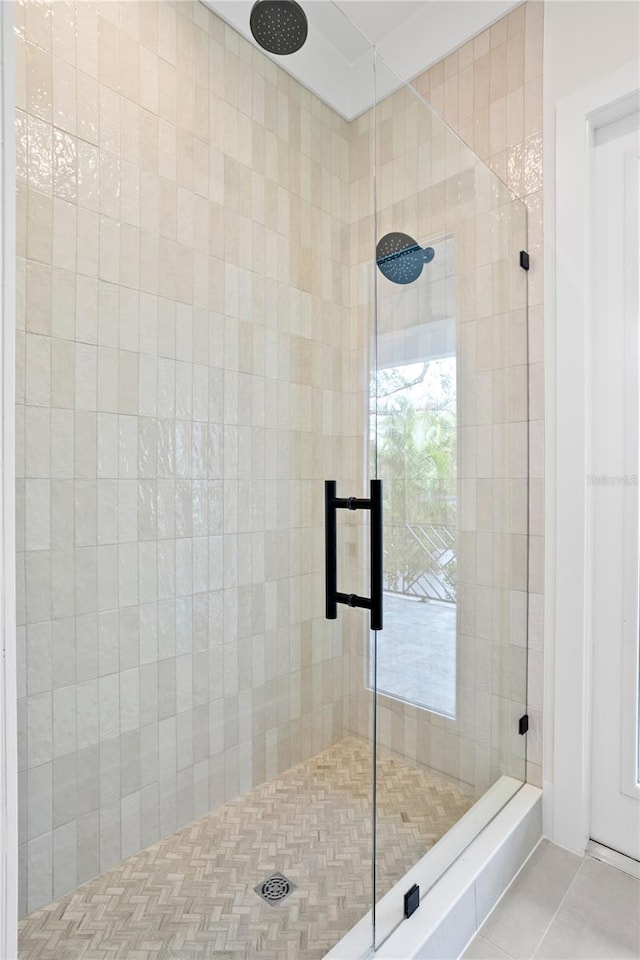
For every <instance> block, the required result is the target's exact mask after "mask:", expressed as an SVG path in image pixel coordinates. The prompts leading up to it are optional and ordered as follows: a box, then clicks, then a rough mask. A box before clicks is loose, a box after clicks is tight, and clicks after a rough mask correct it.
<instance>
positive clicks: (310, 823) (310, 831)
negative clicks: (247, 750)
mask: <svg viewBox="0 0 640 960" xmlns="http://www.w3.org/2000/svg"><path fill="white" fill-rule="evenodd" d="M378 783H379V787H380V789H379V793H378V810H379V829H380V833H379V841H378V849H379V853H380V860H379V863H380V874H379V883H380V890H379V893H384V892H385V891H386V890H388V889H389V887H390V886H391V885H392V884H393V883H395V882H396V881H397V880H398V879H400V877H401V876H402V875H403V873H404V872H405V871H406V870H407V869H408V868H409V867H410V866H412V865H413V863H414V862H415V861H416V859H417V858H418V857H419V856H421V855H422V854H423V853H425V852H426V850H428V849H429V848H430V847H431V846H433V844H434V843H435V842H436V841H437V840H438V839H439V838H440V837H441V836H442V835H443V834H444V833H445V832H446V831H447V830H448V829H449V827H450V826H452V825H453V823H455V822H456V821H457V820H458V819H459V818H460V817H461V816H462V815H463V814H464V813H465V812H466V811H467V810H468V809H469V807H470V806H471V805H472V804H473V800H474V798H473V796H472V795H471V793H470V792H465V790H464V789H461V788H460V787H458V786H456V785H454V784H452V783H450V782H449V781H447V780H445V779H444V778H439V777H438V776H436V775H431V774H428V773H427V772H425V771H424V770H420V769H416V768H414V767H411V766H409V765H407V764H405V763H403V762H402V761H401V760H399V759H397V758H396V757H385V758H383V759H381V760H380V761H379V764H378ZM370 794H371V750H370V748H369V746H368V745H367V744H366V743H364V742H362V741H360V740H357V739H355V738H352V737H347V738H345V739H343V740H341V741H340V742H339V743H337V744H335V745H334V746H332V747H330V748H329V749H328V750H325V751H323V752H322V753H320V754H318V755H317V756H315V757H313V758H311V759H310V760H307V761H305V762H304V763H302V764H300V765H299V766H297V767H295V768H293V769H292V770H290V771H288V772H287V773H285V774H283V775H282V776H280V777H278V778H277V779H274V780H271V781H268V782H266V783H264V784H262V785H261V786H259V787H257V788H256V789H255V790H252V791H251V792H250V793H248V794H246V795H245V796H243V797H240V798H239V799H237V800H234V801H233V802H230V803H227V804H225V805H224V806H222V807H219V808H217V809H216V810H214V811H213V812H211V813H209V814H207V815H206V816H204V817H202V818H201V819H200V820H196V821H194V822H193V823H192V824H189V825H188V826H187V827H184V828H183V829H182V830H179V831H178V832H177V833H175V834H173V835H172V836H171V837H168V838H167V839H165V840H161V841H160V842H159V843H156V844H154V845H153V846H152V847H149V848H148V849H146V850H143V851H142V852H141V853H139V854H136V855H135V856H133V857H130V858H129V859H128V860H125V861H123V862H122V863H121V864H119V865H118V866H117V867H115V868H114V869H112V870H110V871H109V872H108V873H106V874H104V875H102V876H100V877H97V878H96V879H94V880H90V881H89V882H88V883H85V884H83V885H82V886H81V887H79V888H78V889H77V890H75V891H74V892H73V893H70V894H67V895H66V896H64V897H62V898H60V899H59V900H57V901H56V902H54V903H52V904H50V905H49V906H47V907H44V908H43V909H41V910H38V911H36V912H35V913H33V914H31V915H30V916H29V917H27V918H26V919H25V920H23V921H22V922H21V924H20V931H19V956H20V960H77V958H83V960H107V958H126V960H151V958H154V960H203V958H213V957H215V958H218V960H222V958H242V957H244V958H247V957H256V956H260V957H261V958H264V960H272V958H273V960H275V958H287V960H294V958H295V960H298V958H299V960H312V958H320V957H322V956H323V955H324V954H325V953H326V951H327V950H328V949H329V948H330V947H331V946H332V945H333V944H334V943H336V942H337V941H338V940H339V939H340V938H341V937H342V936H343V935H344V934H345V933H346V932H347V931H348V930H349V929H350V928H351V927H352V926H353V924H354V923H355V922H356V921H357V920H359V919H360V917H362V916H363V915H364V914H365V913H366V912H367V910H368V909H369V907H370V898H371V834H372V823H371V799H370ZM276 872H278V873H283V874H284V875H285V876H286V877H288V878H289V879H290V880H291V881H293V883H294V884H296V886H297V889H296V890H294V891H293V892H292V893H291V894H290V895H289V896H288V897H287V898H286V899H285V900H283V901H281V902H280V903H278V904H276V905H269V904H267V903H265V902H263V901H262V900H261V899H260V898H259V897H258V895H257V894H256V892H255V891H254V887H255V886H256V885H257V884H258V883H260V882H261V881H262V880H263V879H265V878H266V877H268V876H269V875H270V874H272V873H276Z"/></svg>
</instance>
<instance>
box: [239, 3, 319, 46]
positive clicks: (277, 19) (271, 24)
mask: <svg viewBox="0 0 640 960" xmlns="http://www.w3.org/2000/svg"><path fill="white" fill-rule="evenodd" d="M249 26H250V27H251V33H252V34H253V36H254V39H255V41H256V43H258V44H259V45H260V46H261V47H262V49H263V50H266V51H267V52H268V53H276V54H278V55H280V56H283V55H286V54H289V53H295V52H296V50H299V49H300V47H301V46H302V45H303V43H304V42H305V40H306V39H307V30H308V26H307V16H306V14H305V12H304V10H303V9H302V7H301V6H300V4H299V3H296V0H256V2H255V3H254V5H253V7H252V8H251V19H250V20H249Z"/></svg>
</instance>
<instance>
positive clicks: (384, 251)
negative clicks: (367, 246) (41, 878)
mask: <svg viewBox="0 0 640 960" xmlns="http://www.w3.org/2000/svg"><path fill="white" fill-rule="evenodd" d="M435 255H436V252H435V250H434V249H433V247H424V248H423V247H421V246H420V244H418V243H416V241H415V240H414V239H413V237H410V236H409V235H408V234H407V233H386V234H385V235H384V237H382V239H381V240H379V241H378V245H377V246H376V263H377V264H378V267H379V269H380V272H381V273H382V274H383V276H385V277H386V278H387V280H391V282H392V283H413V281H414V280H417V279H418V277H419V276H420V274H421V273H422V268H423V267H424V265H425V263H429V262H430V261H431V260H433V258H434V257H435Z"/></svg>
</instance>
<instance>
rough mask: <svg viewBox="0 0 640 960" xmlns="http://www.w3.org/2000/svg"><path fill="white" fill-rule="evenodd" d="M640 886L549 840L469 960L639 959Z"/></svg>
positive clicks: (472, 948)
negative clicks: (513, 959) (515, 959)
mask: <svg viewBox="0 0 640 960" xmlns="http://www.w3.org/2000/svg"><path fill="white" fill-rule="evenodd" d="M638 957H640V881H639V880H636V879H635V878H634V877H631V876H629V875H628V874H626V873H622V872H621V871H620V870H617V869H615V868H614V867H611V866H609V865H608V864H606V863H601V862H599V861H598V860H593V859H591V857H584V858H581V857H578V856H576V855H575V854H573V853H569V852H568V851H567V850H563V849H562V848H561V847H557V846H555V844H553V843H551V842H550V841H549V840H543V841H542V842H541V843H540V845H539V846H538V847H537V848H536V849H535V850H534V852H533V853H532V855H531V857H530V858H529V860H528V861H527V863H526V864H525V866H524V868H523V870H522V871H521V872H520V873H519V874H518V876H517V877H516V878H515V880H514V881H513V883H512V884H511V886H510V887H509V889H508V890H507V892H506V893H505V895H504V897H503V898H502V899H501V900H500V901H499V902H498V904H497V906H496V907H495V909H494V910H493V912H492V913H491V914H490V915H489V917H488V918H487V919H486V920H485V922H484V924H483V926H482V927H481V928H480V930H479V932H478V934H477V935H476V936H475V937H474V939H473V940H472V941H471V943H470V944H469V946H468V947H467V949H466V951H465V953H464V954H463V960H505V958H506V960H512V958H518V960H532V958H535V960H638Z"/></svg>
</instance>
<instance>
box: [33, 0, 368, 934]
mask: <svg viewBox="0 0 640 960" xmlns="http://www.w3.org/2000/svg"><path fill="white" fill-rule="evenodd" d="M16 40H17V106H18V115H17V147H18V157H17V163H18V257H19V259H18V342H17V354H18V396H17V402H18V483H17V500H18V522H17V533H18V551H19V552H18V583H19V588H18V589H19V624H20V626H19V657H20V662H19V678H20V689H19V703H18V708H19V734H20V735H19V740H20V761H19V762H20V773H19V776H20V884H21V886H20V913H21V915H23V914H25V913H26V912H30V911H32V910H34V909H35V908H37V907H39V906H40V905H43V904H46V903H48V902H49V901H51V900H52V898H53V897H59V896H60V895H61V894H63V893H65V892H66V891H68V890H71V889H72V888H73V887H75V886H76V885H77V884H78V883H80V882H82V881H83V880H85V879H87V878H89V877H91V876H93V875H95V874H97V873H99V872H102V871H104V870H105V869H107V868H108V867H110V866H111V865H113V864H114V863H116V862H117V861H118V860H120V859H121V858H122V857H125V856H127V855H129V854H132V853H134V852H136V851H137V850H139V849H140V848H141V847H144V846H146V845H148V844H150V843H152V842H153V841H155V840H156V839H158V838H159V837H161V836H165V835H167V834H169V833H171V832H172V831H174V830H175V829H176V828H177V827H179V826H181V825H182V824H185V823H186V822H188V821H190V820H191V819H192V818H194V817H196V816H198V815H200V814H203V813H204V812H205V811H207V810H209V809H211V808H212V807H214V806H216V805H217V804H220V803H221V802H223V801H225V800H229V799H232V798H234V797H236V796H237V795H238V794H239V793H242V792H244V791H246V790H248V789H250V788H251V787H252V786H254V785H256V784H258V783H260V782H261V781H262V780H264V779H265V778H267V777H273V776H275V775H276V774H278V773H280V772H282V771H284V770H285V769H287V768H288V767H290V766H291V765H292V764H294V763H296V762H298V761H300V760H301V759H304V758H306V757H308V756H310V755H312V754H314V753H316V752H318V751H319V750H320V749H322V748H324V747H326V746H328V745H329V744H331V743H332V742H333V741H335V740H336V739H339V738H340V737H341V736H342V733H343V721H342V708H343V688H342V640H341V632H340V630H341V627H340V623H339V622H338V624H337V625H332V626H330V625H329V624H327V623H326V622H325V621H324V620H323V619H322V617H323V604H322V569H323V567H322V562H323V561H322V529H321V522H322V515H321V503H322V501H321V497H318V496H317V490H318V489H319V488H320V489H321V487H320V486H319V485H320V482H321V480H322V479H323V478H324V477H327V476H334V477H336V478H337V479H338V480H346V479H347V478H348V477H349V470H350V469H351V473H352V475H355V474H354V465H355V463H356V462H357V455H358V453H359V452H360V448H359V441H357V439H355V427H356V426H357V424H355V423H352V420H353V417H352V416H351V409H352V404H351V401H350V398H349V397H348V395H347V393H346V389H345V385H346V384H347V383H348V382H349V381H348V375H349V372H350V371H349V357H348V354H346V352H343V350H342V346H341V345H342V340H343V331H344V329H345V326H346V321H347V319H348V318H347V314H346V309H347V305H348V298H349V281H350V277H349V269H348V243H349V233H348V229H347V228H346V225H345V219H346V215H345V214H344V213H343V211H348V209H349V193H348V191H349V152H348V151H349V128H348V125H347V124H346V122H345V121H343V120H341V119H340V118H338V117H337V115H335V114H334V113H333V112H332V111H331V110H329V109H328V108H327V107H326V106H324V105H323V104H322V103H321V102H320V101H319V100H317V99H316V98H314V97H313V96H311V95H310V94H309V93H308V92H307V91H305V90H304V89H303V88H302V87H300V85H298V84H297V83H296V82H294V81H293V80H291V79H290V78H289V77H288V76H287V75H286V74H285V73H283V72H282V71H280V70H279V69H278V68H276V67H275V66H274V65H273V64H272V63H271V62H270V61H269V60H268V59H266V58H265V57H264V56H262V55H261V54H260V53H259V52H258V51H257V50H256V49H255V48H254V47H253V46H251V45H250V44H249V43H247V42H245V41H244V40H242V39H240V38H239V37H238V35H237V34H236V33H235V32H234V31H233V30H231V29H230V28H228V27H226V26H225V25H224V24H223V23H222V22H221V21H220V20H219V19H217V18H216V17H215V16H214V15H213V14H212V13H211V12H209V11H208V10H207V9H206V8H205V7H204V6H202V5H200V4H199V3H191V2H180V3H177V4H172V3H169V2H166V0H163V2H162V3H155V2H144V3H131V2H121V3H120V2H110V3H100V4H95V3H93V2H78V3H73V2H70V3H69V2H56V3H43V2H36V0H28V2H26V3H25V2H22V3H20V4H19V5H18V6H17V9H16ZM349 465H351V466H349Z"/></svg>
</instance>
